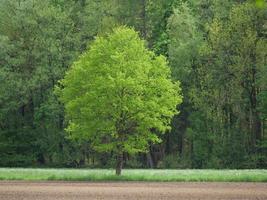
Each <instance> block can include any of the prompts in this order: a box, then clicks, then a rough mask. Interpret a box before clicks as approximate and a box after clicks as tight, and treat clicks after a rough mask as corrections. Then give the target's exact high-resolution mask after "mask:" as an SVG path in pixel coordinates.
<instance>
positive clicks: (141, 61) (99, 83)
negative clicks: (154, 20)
mask: <svg viewBox="0 0 267 200" xmlns="http://www.w3.org/2000/svg"><path fill="white" fill-rule="evenodd" d="M61 85H62V88H61V89H57V91H58V93H59V96H60V100H61V101H62V102H63V103H64V104H65V111H66V117H67V120H68V121H69V126H68V128H67V130H68V132H69V133H70V136H71V137H72V138H74V139H75V138H76V139H78V140H80V139H82V140H83V139H84V140H88V139H89V140H90V141H91V144H92V146H93V148H94V149H95V150H97V151H100V152H109V151H112V152H113V153H115V154H116V155H117V164H116V174H117V175H120V174H121V169H122V165H123V155H124V154H125V153H129V154H134V153H137V152H144V151H146V150H147V148H148V146H149V144H150V143H158V142H160V138H159V135H158V134H160V133H164V132H165V131H167V130H168V129H170V126H169V124H170V120H171V118H172V117H173V115H175V114H177V113H178V112H177V110H176V106H177V105H178V104H180V103H181V95H180V88H179V82H173V81H172V80H171V79H170V69H169V67H168V66H167V62H166V59H165V58H164V57H163V56H156V55H155V54H154V53H153V52H151V51H149V50H147V49H146V48H145V45H144V41H143V40H141V39H140V38H139V36H138V34H137V33H136V32H135V31H134V30H133V29H129V28H125V27H120V28H117V29H116V30H114V32H113V33H111V34H108V35H107V36H105V37H97V38H96V40H95V41H94V43H93V44H92V45H91V47H90V49H89V51H87V52H86V53H84V54H83V55H82V56H81V57H80V59H79V60H78V61H77V62H75V63H74V64H73V66H72V67H71V69H70V70H69V71H68V72H67V73H66V75H65V78H64V79H63V80H62V81H61Z"/></svg>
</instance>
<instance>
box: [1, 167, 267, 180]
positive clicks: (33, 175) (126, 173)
mask: <svg viewBox="0 0 267 200" xmlns="http://www.w3.org/2000/svg"><path fill="white" fill-rule="evenodd" d="M0 180H29V181H30V180H31V181H33V180H35V181H47V180H50V181H51V180H55V181H152V182H153V181H155V182H158V181H162V182H267V170H265V169H258V170H212V169H209V170H198V169H188V170H171V169H165V170H164V169H152V170H151V169H124V170H123V171H122V175H121V176H116V175H115V171H114V170H113V169H40V168H37V169H35V168H0Z"/></svg>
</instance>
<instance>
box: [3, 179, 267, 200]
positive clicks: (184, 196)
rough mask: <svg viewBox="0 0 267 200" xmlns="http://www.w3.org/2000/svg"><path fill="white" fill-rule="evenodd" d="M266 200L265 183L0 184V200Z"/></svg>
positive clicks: (24, 182)
mask: <svg viewBox="0 0 267 200" xmlns="http://www.w3.org/2000/svg"><path fill="white" fill-rule="evenodd" d="M50 199H51V200H52V199H53V200H76V199H77V200H86V199H101V200H105V199H108V200H115V199H116V200H122V199H126V200H141V199H146V200H149V199H151V200H158V199H167V200H189V199H190V200H196V199H198V200H199V199H205V200H217V199H220V200H226V199H227V200H230V199H235V200H241V199H242V200H248V199H253V200H254V199H255V200H267V183H146V182H116V183H114V182H110V183H109V182H107V183H95V182H26V181H0V200H50Z"/></svg>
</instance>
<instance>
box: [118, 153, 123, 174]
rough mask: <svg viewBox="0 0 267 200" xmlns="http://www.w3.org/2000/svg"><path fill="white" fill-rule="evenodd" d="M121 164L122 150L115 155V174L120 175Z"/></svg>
mask: <svg viewBox="0 0 267 200" xmlns="http://www.w3.org/2000/svg"><path fill="white" fill-rule="evenodd" d="M122 166H123V152H119V153H118V155H117V165H116V175H118V176H120V175H121V170H122Z"/></svg>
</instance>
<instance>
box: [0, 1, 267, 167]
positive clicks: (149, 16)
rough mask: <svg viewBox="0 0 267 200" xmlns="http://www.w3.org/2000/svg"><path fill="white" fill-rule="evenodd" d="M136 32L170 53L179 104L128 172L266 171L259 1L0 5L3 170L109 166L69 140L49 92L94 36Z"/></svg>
mask: <svg viewBox="0 0 267 200" xmlns="http://www.w3.org/2000/svg"><path fill="white" fill-rule="evenodd" d="M118 26H127V27H132V28H134V29H135V30H136V31H138V33H139V35H140V37H141V38H142V39H144V40H145V41H146V47H147V48H149V49H150V50H151V51H153V52H155V54H156V55H164V56H166V57H167V60H168V63H169V66H170V68H171V73H172V79H173V80H174V81H180V83H181V86H180V87H181V89H182V96H183V102H182V103H181V104H180V105H178V106H177V110H179V114H178V115H175V117H174V118H173V119H172V122H171V127H172V129H171V130H170V131H167V132H166V134H164V135H162V136H161V139H162V142H161V143H160V144H151V145H150V147H149V151H148V152H147V153H138V154H136V155H130V154H126V153H125V154H124V155H123V162H124V165H125V167H126V168H127V167H128V168H200V169H201V168H241V169H242V168H267V11H266V3H265V2H264V1H263V0H262V1H261V0H256V1H255V0H223V1H222V0H102V1H100V0H0V166H1V167H92V168H93V167H94V168H109V167H113V166H114V163H115V160H116V158H115V155H114V154H113V153H98V152H96V151H95V150H94V149H93V148H92V147H91V143H90V141H89V140H88V141H86V140H83V141H80V140H73V139H70V138H69V137H68V136H67V134H66V127H67V121H66V120H65V118H64V106H63V104H62V103H61V102H60V101H59V99H58V97H57V95H56V94H55V92H54V90H55V86H56V85H57V84H58V81H59V80H61V79H62V78H63V77H64V76H65V72H66V71H67V70H68V69H69V68H70V66H71V65H72V63H73V62H74V61H76V60H77V59H78V58H79V56H80V55H81V54H82V53H83V52H85V51H86V50H87V49H90V46H91V44H92V42H93V41H94V40H95V37H96V36H102V35H105V34H108V33H110V32H111V31H112V30H113V29H114V28H116V27H118Z"/></svg>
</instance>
